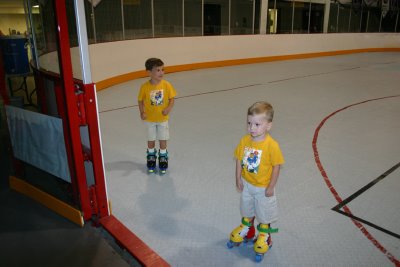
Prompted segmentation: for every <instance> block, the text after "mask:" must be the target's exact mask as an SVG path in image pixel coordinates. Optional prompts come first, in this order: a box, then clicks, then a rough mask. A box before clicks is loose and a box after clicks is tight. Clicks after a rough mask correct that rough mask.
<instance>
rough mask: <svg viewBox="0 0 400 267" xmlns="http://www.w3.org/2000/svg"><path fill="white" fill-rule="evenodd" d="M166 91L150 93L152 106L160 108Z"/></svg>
mask: <svg viewBox="0 0 400 267" xmlns="http://www.w3.org/2000/svg"><path fill="white" fill-rule="evenodd" d="M163 99H164V90H162V89H161V90H153V91H151V92H150V103H151V105H152V106H159V105H162V104H163Z"/></svg>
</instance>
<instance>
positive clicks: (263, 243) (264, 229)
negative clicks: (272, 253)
mask: <svg viewBox="0 0 400 267" xmlns="http://www.w3.org/2000/svg"><path fill="white" fill-rule="evenodd" d="M257 230H258V236H257V240H256V242H255V243H254V251H255V252H256V258H255V260H256V262H260V261H262V260H263V258H264V254H265V253H267V251H268V250H269V249H270V248H271V247H272V240H271V235H270V233H276V232H278V229H272V228H270V226H269V224H262V223H260V224H259V225H258V226H257Z"/></svg>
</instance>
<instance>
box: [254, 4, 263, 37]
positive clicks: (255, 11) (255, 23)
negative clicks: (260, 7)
mask: <svg viewBox="0 0 400 267" xmlns="http://www.w3.org/2000/svg"><path fill="white" fill-rule="evenodd" d="M255 20H256V1H255V0H253V34H254V30H255V24H256V21H255ZM260 20H261V18H260Z"/></svg>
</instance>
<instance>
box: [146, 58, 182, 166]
mask: <svg viewBox="0 0 400 267" xmlns="http://www.w3.org/2000/svg"><path fill="white" fill-rule="evenodd" d="M145 67H146V71H147V73H148V74H149V77H150V80H148V81H147V82H145V83H144V84H143V85H142V86H141V87H140V91H139V95H138V102H139V111H140V118H141V119H142V120H144V121H145V122H146V125H147V133H148V139H147V140H148V141H147V168H148V171H149V172H154V170H155V167H156V159H157V154H156V148H155V146H156V140H158V141H159V146H160V150H159V152H158V165H159V169H160V171H161V173H165V172H166V170H167V168H168V151H167V140H168V139H169V127H168V119H169V116H168V115H169V113H170V112H171V110H172V108H173V106H174V102H175V99H174V98H175V96H176V91H175V88H174V87H173V86H172V85H171V84H170V83H169V82H168V81H166V80H164V79H163V77H164V63H163V62H162V61H161V59H158V58H149V59H148V60H146V63H145Z"/></svg>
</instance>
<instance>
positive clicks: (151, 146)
mask: <svg viewBox="0 0 400 267" xmlns="http://www.w3.org/2000/svg"><path fill="white" fill-rule="evenodd" d="M155 147H156V141H147V148H148V149H155Z"/></svg>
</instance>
